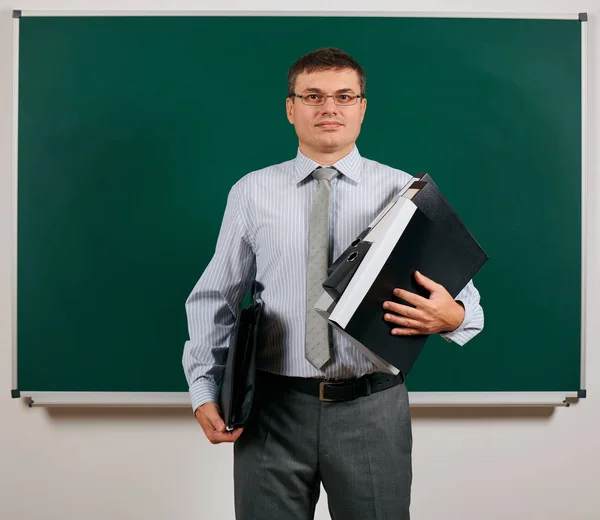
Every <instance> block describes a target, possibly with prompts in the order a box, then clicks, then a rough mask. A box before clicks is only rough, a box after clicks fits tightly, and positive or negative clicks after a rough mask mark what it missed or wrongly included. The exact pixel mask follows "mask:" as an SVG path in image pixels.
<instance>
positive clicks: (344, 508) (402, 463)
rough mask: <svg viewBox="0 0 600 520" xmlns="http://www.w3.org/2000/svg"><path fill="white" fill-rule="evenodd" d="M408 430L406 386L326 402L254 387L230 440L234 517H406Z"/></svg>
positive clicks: (358, 519)
mask: <svg viewBox="0 0 600 520" xmlns="http://www.w3.org/2000/svg"><path fill="white" fill-rule="evenodd" d="M411 450H412V432H411V418H410V409H409V404H408V392H407V390H406V386H405V385H404V384H400V385H397V386H395V387H392V388H389V389H387V390H383V391H381V392H377V393H375V394H371V395H369V396H366V397H360V398H358V399H355V400H354V401H347V402H337V403H327V402H321V401H319V398H318V397H313V396H310V395H306V394H303V393H300V392H298V391H295V390H283V391H282V390H281V389H273V388H268V387H265V384H264V383H263V384H259V385H258V388H257V392H256V396H255V405H254V407H253V411H252V413H251V416H250V419H249V421H248V423H247V424H246V427H245V429H244V432H243V433H242V435H241V436H240V438H239V439H238V440H237V442H236V443H235V444H234V482H235V512H236V519H237V520H296V519H297V520H309V519H313V518H314V512H315V506H316V503H317V500H318V499H319V492H320V484H321V482H322V483H323V487H324V489H325V491H326V492H327V499H328V504H329V512H330V514H331V518H332V519H333V520H392V519H393V520H409V518H410V516H409V506H410V488H411V482H412V464H411Z"/></svg>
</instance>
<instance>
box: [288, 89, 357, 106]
mask: <svg viewBox="0 0 600 520" xmlns="http://www.w3.org/2000/svg"><path fill="white" fill-rule="evenodd" d="M314 94H318V95H321V96H325V101H324V102H323V104H322V105H309V104H308V103H305V102H304V101H302V104H303V105H306V106H307V107H323V106H325V105H326V104H327V98H333V103H334V104H335V106H337V107H353V106H354V105H356V104H358V100H359V99H366V97H365V96H364V95H362V94H354V92H353V94H354V95H355V96H356V101H355V102H354V103H352V104H351V105H338V104H337V103H336V102H335V96H343V95H344V94H346V95H349V93H348V92H339V93H337V94H322V93H321V92H308V93H306V94H296V93H295V92H292V94H291V95H290V97H294V98H300V100H302V99H304V98H305V97H306V96H310V95H314Z"/></svg>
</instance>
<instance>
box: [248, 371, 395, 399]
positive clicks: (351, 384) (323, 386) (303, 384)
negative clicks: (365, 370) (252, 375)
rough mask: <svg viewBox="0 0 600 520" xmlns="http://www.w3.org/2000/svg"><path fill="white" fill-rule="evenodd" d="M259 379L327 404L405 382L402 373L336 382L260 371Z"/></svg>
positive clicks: (382, 374)
mask: <svg viewBox="0 0 600 520" xmlns="http://www.w3.org/2000/svg"><path fill="white" fill-rule="evenodd" d="M258 378H259V380H262V381H264V382H265V383H267V384H273V385H278V386H280V388H291V389H293V390H297V391H298V392H302V393H304V394H308V395H313V396H315V397H318V398H319V399H320V400H321V401H325V402H336V401H352V400H353V399H356V398H358V397H364V396H367V395H370V394H374V393H375V392H381V391H382V390H387V389H388V388H392V387H393V386H396V385H399V384H401V383H403V382H404V374H402V372H400V373H399V374H398V375H396V376H394V375H392V374H386V373H384V372H374V373H372V374H367V375H365V376H362V377H359V378H353V379H337V380H336V379H317V378H311V377H290V376H282V375H279V374H273V373H271V372H265V371H263V370H260V371H259V372H258Z"/></svg>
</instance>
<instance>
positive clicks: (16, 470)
mask: <svg viewBox="0 0 600 520" xmlns="http://www.w3.org/2000/svg"><path fill="white" fill-rule="evenodd" d="M327 3H328V4H329V5H330V8H331V9H336V10H349V9H353V8H355V9H360V8H361V7H362V8H367V9H370V10H392V9H394V10H403V11H415V10H430V11H442V10H455V11H469V10H475V9H476V10H479V11H482V12H490V11H506V12H525V13H526V12H580V11H586V12H588V13H589V14H590V17H591V20H590V23H589V30H590V38H589V43H590V54H589V65H590V96H589V115H590V121H589V130H590V139H589V144H590V150H589V200H590V204H589V212H588V219H589V220H588V222H589V228H588V236H587V244H588V265H589V266H590V270H589V278H588V285H587V312H588V314H587V316H588V328H587V331H586V334H587V338H588V383H587V389H588V393H589V398H588V399H586V400H584V401H583V402H581V403H579V404H577V405H576V406H572V407H571V408H568V409H567V408H559V409H556V410H554V411H552V410H543V409H542V410H527V409H517V410H516V411H515V410H513V411H510V410H508V411H497V410H462V411H461V410H452V409H447V410H443V409H442V410H423V409H421V410H415V411H414V419H415V420H414V439H415V441H414V486H413V507H412V515H413V518H414V519H415V520H433V519H435V520H437V519H442V518H443V519H444V520H455V519H456V520H458V519H460V520H500V519H502V520H504V519H506V518H510V519H515V520H521V519H523V520H537V519H539V520H542V519H543V520H564V519H566V518H568V519H570V520H592V519H598V518H600V397H599V395H600V383H599V381H600V375H597V374H599V373H600V353H599V351H598V348H597V346H598V341H599V340H600V320H599V319H598V318H597V315H596V313H597V312H598V307H599V303H600V297H599V296H598V295H599V291H598V289H599V288H600V273H599V271H598V270H597V269H595V267H594V266H596V265H598V260H599V259H600V256H599V251H598V249H599V245H600V226H599V225H598V211H597V210H596V209H595V207H594V206H596V205H597V204H598V202H597V201H599V200H600V182H599V181H598V179H597V175H598V173H599V172H600V168H599V166H600V165H599V156H598V154H597V153H596V150H595V149H596V145H597V143H598V124H599V122H600V106H599V105H598V97H597V95H596V91H597V88H598V85H599V81H598V79H599V71H600V40H599V39H598V36H597V35H596V34H595V32H596V28H597V24H596V17H597V16H598V15H600V2H598V0H586V1H580V2H572V1H570V0H553V1H542V0H528V1H526V0H523V1H520V2H518V1H509V0H505V1H493V0H482V1H476V0H462V1H461V0H453V1H448V2H444V1H442V0H438V1H435V0H420V1H419V0H412V1H409V0H407V1H401V0H399V1H392V0H388V1H386V0H371V1H370V2H367V3H365V2H364V1H362V0H344V1H335V0H329V1H328V2H327ZM165 4H166V2H165ZM324 4H325V2H324V1H323V0H319V1H316V0H304V1H303V2H300V3H298V2H292V1H290V0H287V1H286V0H262V1H260V0H255V1H254V2H252V4H250V3H244V2H241V1H237V2H236V1H232V0H229V1H225V0H223V1H222V2H218V1H217V0H212V1H208V2H193V1H185V0H172V1H171V2H170V6H169V8H171V9H190V10H191V9H199V8H203V9H236V8H237V9H249V8H252V9H271V10H281V9H284V8H287V9H298V8H299V6H301V7H302V8H303V9H310V8H311V7H313V6H314V9H321V8H322V6H323V5H324ZM162 6H163V2H160V1H159V0H147V1H144V0H120V1H109V0H105V1H102V0H96V1H85V2H84V1H81V2H76V1H74V0H72V1H69V0H62V1H60V0H56V1H54V2H43V1H42V0H23V1H21V2H20V3H18V4H14V3H12V2H9V1H8V0H0V519H2V520H21V519H27V520H29V519H38V518H39V519H44V520H54V519H56V520H59V519H60V520H83V519H90V520H106V519H111V520H112V519H114V520H120V519H141V518H143V519H144V520H155V519H161V520H177V519H186V520H187V519H191V518H198V519H218V520H227V519H232V518H233V505H232V497H233V481H232V476H231V475H232V471H231V468H232V450H231V446H217V447H214V446H212V445H210V444H209V443H208V442H207V441H206V440H205V439H204V437H203V434H202V431H201V429H200V427H199V426H198V425H197V424H196V423H195V421H194V419H193V418H192V416H191V414H190V412H189V410H187V409H179V410H168V409H167V410H159V409H148V410H132V409H120V410H105V409H75V410H73V409H54V410H46V409H41V408H34V409H28V408H27V407H25V406H24V405H23V403H22V402H20V401H19V400H11V399H10V397H9V390H10V388H11V349H10V344H11V343H10V338H11V328H10V327H11V304H10V259H11V251H10V246H11V245H10V229H11V223H10V219H11V197H10V193H11V173H10V171H11V170H10V168H11V102H12V101H11V100H12V97H11V92H12V77H11V74H12V65H11V60H12V19H11V10H12V9H13V8H19V9H23V10H28V9H42V8H43V9H46V10H47V9H52V10H54V9H91V10H99V9H131V10H137V9H144V10H152V9H160V8H161V7H162ZM556 304H557V305H564V302H561V298H560V295H557V299H556ZM549 326H556V327H559V326H560V324H549ZM316 517H317V519H320V520H322V519H326V518H329V516H328V514H327V508H326V501H325V499H322V500H321V501H320V502H319V504H318V506H317V515H316Z"/></svg>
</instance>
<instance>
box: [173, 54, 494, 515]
mask: <svg viewBox="0 0 600 520" xmlns="http://www.w3.org/2000/svg"><path fill="white" fill-rule="evenodd" d="M365 84H366V80H365V73H364V71H363V69H362V68H361V67H360V65H359V64H358V63H356V61H355V60H354V59H353V58H352V57H350V56H349V55H347V54H345V53H344V52H342V51H340V50H338V49H333V48H328V49H318V50H316V51H314V52H311V53H309V54H307V55H305V56H303V57H302V58H300V59H299V60H298V61H297V62H296V63H294V65H293V66H292V67H291V69H290V71H289V73H288V97H287V99H286V110H287V117H288V120H289V122H290V123H291V124H292V125H294V128H295V130H296V134H297V136H298V141H299V150H298V153H297V156H296V158H295V159H294V160H291V161H287V162H284V163H282V164H277V165H274V166H270V167H268V168H265V169H263V170H259V171H255V172H252V173H250V174H248V175H246V176H245V177H243V178H242V179H241V180H240V181H238V182H237V183H236V184H235V185H234V186H233V187H232V189H231V191H230V193H229V196H228V200H227V207H226V209H225V215H224V218H223V223H222V227H221V231H220V234H219V238H218V241H217V245H216V250H215V254H214V257H213V258H212V260H211V262H210V263H209V265H208V266H207V268H206V270H205V272H204V273H203V274H202V277H201V278H200V280H199V281H198V283H197V285H196V287H195V288H194V290H193V291H192V293H191V294H190V296H189V298H188V300H187V302H186V309H187V313H188V322H189V330H190V340H189V341H188V342H187V343H186V345H185V350H184V356H183V364H184V368H185V373H186V377H187V380H188V383H189V385H190V396H191V401H192V406H193V409H194V411H195V415H196V418H197V420H198V422H199V423H200V425H201V427H202V429H203V430H204V433H205V434H206V436H207V438H208V439H209V440H210V442H212V443H214V444H216V443H220V442H235V445H234V466H235V468H234V476H235V509H236V517H237V518H238V519H244V520H248V519H250V520H256V519H263V518H264V519H285V520H291V519H303V520H305V519H309V518H312V517H313V516H314V510H315V505H316V503H317V500H318V497H319V490H320V483H321V482H322V483H323V486H324V488H325V490H326V491H327V496H328V502H329V509H330V513H331V516H332V518H333V519H334V520H338V519H342V520H352V519H375V518H377V519H392V518H393V519H408V518H409V504H410V487H411V481H412V467H411V449H412V433H411V419H410V409H409V404H408V393H407V390H406V386H405V384H404V378H403V375H402V374H399V376H396V377H393V376H390V375H385V374H381V373H377V371H376V368H375V366H374V365H373V364H372V363H371V362H370V361H369V360H368V359H367V358H365V357H364V356H363V355H362V354H361V353H360V352H359V351H358V350H356V349H355V348H354V347H353V346H352V345H351V344H350V343H349V342H348V341H347V340H346V339H345V338H343V337H342V336H341V335H340V334H339V333H338V332H337V331H335V330H334V331H331V330H330V331H329V333H331V332H332V343H331V345H330V346H328V345H326V346H325V348H323V346H322V345H320V346H319V343H318V342H317V343H314V344H313V338H314V336H315V333H314V331H315V330H316V329H318V328H319V323H318V322H316V321H315V320H314V319H313V318H314V316H313V315H311V313H314V310H313V309H312V302H311V301H310V297H309V302H308V303H307V294H308V293H311V291H312V292H313V293H314V291H315V289H314V287H317V288H318V286H319V284H320V283H321V282H322V281H323V280H324V278H325V275H324V273H322V268H323V266H321V268H319V269H321V275H319V274H318V272H319V271H318V269H317V270H316V271H315V268H314V266H313V263H312V262H313V260H314V258H313V257H316V256H318V254H319V251H318V250H316V249H315V248H314V247H313V246H312V245H311V244H313V240H315V239H314V236H315V235H313V229H312V228H313V227H317V226H318V223H319V222H323V218H317V217H316V216H315V215H316V209H315V207H316V206H317V205H321V203H322V202H323V201H325V202H326V203H328V204H329V207H328V209H327V213H328V216H329V221H330V222H329V224H330V230H328V231H327V233H328V236H329V240H328V242H329V243H330V251H329V253H328V254H329V257H328V259H327V260H328V261H329V262H331V261H332V260H333V259H335V258H337V256H338V255H339V254H340V253H341V252H343V251H344V249H345V248H346V247H347V246H348V244H349V243H350V242H351V241H352V240H353V239H354V238H355V237H356V236H357V235H358V234H359V233H360V232H361V231H362V230H363V229H364V228H365V227H366V226H367V225H368V224H369V222H370V221H371V220H372V219H373V218H374V216H375V215H377V214H378V213H379V211H380V210H381V209H382V208H383V207H384V206H385V205H386V204H387V203H388V202H389V201H390V200H391V198H392V197H393V196H394V195H395V194H396V193H397V192H398V191H399V190H400V189H401V188H402V186H404V185H405V184H406V183H407V182H408V181H409V180H410V178H411V177H410V175H408V174H407V173H404V172H402V171H400V170H396V169H394V168H391V167H389V166H385V165H382V164H379V163H377V162H375V161H371V160H368V159H365V158H362V157H361V156H360V154H359V152H358V149H357V148H356V145H355V141H356V139H357V137H358V135H359V132H360V128H361V124H362V121H363V118H364V116H365V110H366V108H367V100H366V98H365ZM324 170H325V171H326V172H327V175H326V178H325V179H321V180H317V179H319V178H320V176H321V177H322V172H323V171H324ZM330 177H331V178H330ZM329 191H330V195H328V194H327V193H328V192H329ZM323 194H325V195H323ZM323 197H325V199H323ZM317 199H319V200H320V201H321V202H319V204H317V202H316V201H317ZM324 218H325V219H327V215H326V216H325V217H324ZM326 241H327V240H326ZM321 249H322V248H321ZM315 273H317V277H318V276H321V279H320V280H316V281H315V280H314V279H313V278H314V277H315ZM254 276H255V278H256V280H257V281H258V282H260V284H261V285H262V286H263V287H264V290H263V292H262V299H263V301H264V304H265V310H264V313H265V314H264V319H263V326H262V327H261V332H260V338H261V342H260V346H259V351H258V353H257V364H258V368H259V375H258V379H259V386H258V390H257V393H256V396H255V404H254V408H253V411H252V414H251V417H250V419H249V421H248V423H247V424H246V426H245V428H244V430H243V435H242V430H240V429H238V430H236V431H233V432H226V431H225V427H224V423H223V420H222V418H221V416H220V414H219V408H218V406H217V404H216V403H217V402H218V394H219V384H220V381H221V378H222V374H223V370H224V364H225V360H226V355H227V351H226V349H227V345H228V341H229V336H230V332H231V329H232V326H233V324H234V322H235V318H236V316H237V312H238V309H239V305H240V301H241V299H242V298H243V296H244V295H245V293H246V291H247V289H248V287H249V282H251V280H252V279H253V277H254ZM416 279H417V281H418V282H419V283H420V284H421V285H423V286H424V287H425V288H426V289H428V290H429V291H430V292H431V295H430V297H429V298H428V299H425V298H422V297H420V296H418V295H415V294H411V293H406V292H404V291H398V290H395V291H394V293H395V294H396V296H399V297H401V298H402V299H404V300H405V301H408V302H409V303H411V304H412V305H414V307H409V306H403V305H399V304H396V303H392V302H391V301H389V302H382V313H384V319H386V320H387V321H389V322H390V323H392V324H394V325H395V327H394V328H393V330H392V333H393V334H397V335H406V334H436V333H440V334H442V335H443V337H445V338H446V339H447V340H448V341H450V340H452V341H454V342H456V343H458V344H461V345H462V344H464V343H466V342H467V341H468V340H469V339H471V338H472V337H474V336H475V335H476V334H477V333H478V332H480V331H481V329H482V328H483V311H482V309H481V307H480V305H479V293H478V292H477V290H476V289H475V287H474V286H473V284H472V282H470V283H469V284H468V285H467V286H466V287H465V289H464V290H463V291H462V292H461V293H460V294H459V295H458V297H457V299H456V301H455V300H454V299H452V297H451V296H450V295H449V294H448V292H447V291H446V290H445V289H444V288H443V287H442V286H440V285H438V284H436V283H435V282H434V281H432V280H429V279H428V278H426V277H425V276H423V275H421V274H418V273H417V275H416ZM390 299H392V294H391V293H390ZM317 318H318V319H319V320H320V321H321V322H322V323H323V328H324V329H325V331H326V332H327V325H326V322H324V320H322V319H321V318H320V317H317ZM325 380H335V382H336V383H338V385H337V386H335V388H336V389H337V390H338V391H339V392H338V394H336V395H338V398H339V400H334V401H328V400H326V401H324V400H321V398H322V397H323V395H322V394H320V392H322V391H323V388H325V389H326V390H327V391H331V388H332V386H331V385H325V386H323V385H321V384H320V383H321V382H322V381H325ZM339 383H343V384H341V385H340V384H339ZM236 441H237V442H236Z"/></svg>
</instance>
